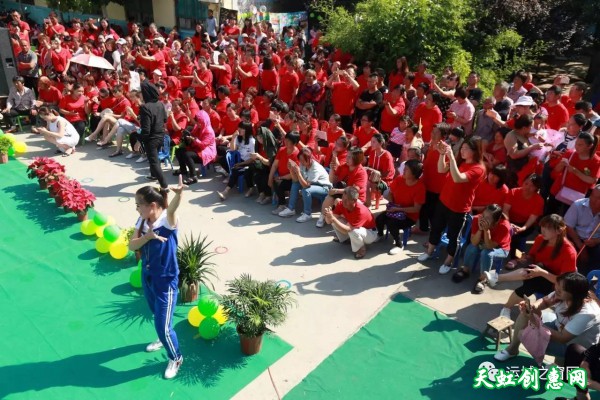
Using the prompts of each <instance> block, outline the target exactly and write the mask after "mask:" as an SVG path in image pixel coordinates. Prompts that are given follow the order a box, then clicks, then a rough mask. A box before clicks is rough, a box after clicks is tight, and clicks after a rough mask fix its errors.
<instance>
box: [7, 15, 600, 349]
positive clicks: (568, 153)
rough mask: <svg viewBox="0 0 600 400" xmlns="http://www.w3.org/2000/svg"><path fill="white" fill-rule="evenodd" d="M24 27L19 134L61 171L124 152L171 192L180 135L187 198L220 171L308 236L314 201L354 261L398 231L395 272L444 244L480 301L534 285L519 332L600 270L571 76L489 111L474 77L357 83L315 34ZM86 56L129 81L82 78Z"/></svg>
mask: <svg viewBox="0 0 600 400" xmlns="http://www.w3.org/2000/svg"><path fill="white" fill-rule="evenodd" d="M10 16H11V18H12V20H11V21H10V22H9V23H8V27H9V29H10V32H11V35H12V45H13V49H14V52H15V54H16V59H17V66H18V70H19V74H20V76H19V77H17V78H15V79H14V88H12V89H11V92H10V95H9V97H8V101H7V105H6V107H5V108H4V109H3V110H2V115H3V118H4V122H5V123H6V125H7V126H8V128H9V129H16V127H15V126H13V125H14V123H15V118H17V117H18V116H21V115H29V116H30V117H31V119H32V122H33V123H34V124H36V123H37V124H45V125H46V126H45V127H34V128H33V131H34V132H37V133H40V134H42V135H44V137H45V138H46V139H47V140H48V141H50V142H51V143H53V144H55V145H56V146H57V148H58V150H57V151H58V152H60V153H61V154H63V155H64V156H68V155H69V154H72V153H73V152H74V151H75V149H76V145H77V143H78V142H79V141H80V138H81V139H82V140H85V141H86V142H96V143H97V147H98V149H99V150H102V149H105V148H109V147H110V148H113V146H114V144H115V143H114V141H115V140H116V146H114V151H113V152H112V153H110V154H109V157H120V156H124V157H126V158H137V160H136V162H140V163H141V162H146V161H148V162H149V163H150V166H151V174H150V175H149V176H148V177H147V178H148V179H151V180H158V181H159V182H160V185H161V187H162V188H164V189H166V188H167V185H166V181H165V179H164V177H163V176H162V170H161V168H160V164H159V160H158V157H157V152H158V150H159V149H160V147H161V146H162V143H163V142H162V137H163V135H168V137H169V139H170V145H171V147H173V148H174V152H173V157H174V158H176V160H177V162H178V165H179V167H178V169H177V170H176V171H175V172H174V174H175V175H181V176H182V177H183V178H184V179H183V182H184V183H185V184H187V185H193V184H196V183H197V182H198V177H199V174H200V173H201V172H200V171H203V170H205V169H206V168H208V167H209V166H211V165H213V166H214V170H215V171H216V173H218V174H221V175H223V177H224V178H225V180H224V183H225V184H226V186H225V187H224V189H223V190H221V191H219V192H218V193H216V194H215V196H217V195H218V198H220V200H222V201H226V200H227V199H228V198H229V197H230V196H231V195H232V194H233V193H235V192H237V190H236V187H238V186H240V185H244V186H245V191H244V195H245V197H247V198H250V197H253V196H255V195H257V197H256V202H257V203H260V204H262V205H273V207H274V209H273V211H272V213H273V214H274V215H278V216H280V217H293V216H296V214H297V212H299V213H300V215H299V216H298V217H297V219H296V221H297V222H299V223H305V222H308V221H311V220H312V218H313V214H314V213H313V211H314V207H315V206H316V205H315V204H313V203H314V202H313V200H315V199H316V200H317V202H318V203H319V205H318V207H319V208H320V213H319V216H318V219H317V221H316V226H317V227H319V228H320V227H323V226H324V225H325V224H330V225H331V226H332V227H333V230H334V232H335V238H334V241H336V242H349V243H350V244H351V249H352V252H353V253H354V257H355V258H357V259H360V258H363V257H364V256H365V253H366V251H367V246H368V245H370V244H371V243H374V242H376V241H379V240H381V239H382V238H383V237H385V235H386V231H387V233H389V234H390V235H391V237H392V239H393V241H394V245H393V247H392V248H391V249H390V250H389V254H390V255H396V254H398V253H400V252H401V251H402V247H403V243H404V240H403V236H404V235H403V234H401V232H402V233H412V234H427V235H428V239H427V241H426V243H425V249H424V252H423V253H422V254H421V255H420V256H419V257H418V260H419V261H421V262H425V261H426V260H428V259H430V258H434V257H436V256H439V254H440V249H439V248H440V243H441V242H442V238H443V237H445V239H446V240H445V243H447V245H446V256H445V257H444V259H443V263H442V264H441V266H440V268H439V273H440V274H447V273H449V272H450V271H454V273H453V275H452V280H453V281H454V282H461V281H463V280H465V279H466V278H468V277H469V276H470V275H471V273H472V272H474V271H476V270H479V271H480V273H478V274H477V276H478V278H477V279H476V280H475V285H474V287H473V290H472V292H473V293H476V294H478V293H481V292H483V291H484V290H485V287H486V286H495V285H497V284H498V283H500V282H506V281H523V286H521V287H520V288H519V289H517V290H515V291H514V292H513V294H512V295H511V296H510V298H509V299H508V300H507V303H506V304H505V307H504V308H503V309H502V311H501V315H504V316H510V309H511V308H512V307H513V306H515V305H517V304H519V303H520V302H521V301H522V299H523V298H524V297H525V296H529V295H533V294H536V295H538V296H547V295H550V294H551V293H553V292H554V291H555V288H556V287H558V286H560V284H561V283H560V282H563V283H564V282H569V281H570V280H569V279H571V278H561V277H564V276H565V275H564V274H569V273H571V274H572V273H574V272H575V271H577V270H578V271H579V272H580V273H583V274H587V272H589V271H591V270H594V269H595V268H597V267H598V260H600V230H598V229H597V228H598V224H599V223H600V186H598V185H597V182H598V179H599V178H600V156H599V155H598V146H597V145H598V136H597V135H596V133H600V131H597V128H598V126H600V116H599V115H598V114H597V113H596V111H595V110H594V108H593V106H592V104H591V103H589V102H587V101H586V100H585V95H586V91H587V90H588V88H587V86H586V84H585V83H583V82H574V83H573V84H570V79H569V77H568V76H566V75H559V76H557V77H556V78H555V79H554V82H553V84H552V85H551V86H550V87H549V88H548V89H546V90H545V91H543V90H541V89H540V88H538V87H537V86H535V84H534V83H533V76H532V74H531V73H529V72H526V71H516V72H515V74H514V76H512V77H511V79H510V82H498V83H497V84H496V85H495V87H494V89H493V92H492V94H491V95H490V96H484V91H483V90H482V89H481V88H480V87H479V75H478V73H477V72H476V71H473V72H471V73H470V74H469V75H468V76H466V77H465V76H459V75H458V74H457V73H456V72H455V71H453V69H452V67H446V68H445V69H444V70H443V72H442V74H441V76H439V77H438V76H436V75H434V74H432V73H431V72H429V69H428V68H429V66H428V64H427V62H425V61H420V62H418V63H417V64H416V65H415V66H414V69H412V68H411V65H410V63H409V60H407V59H406V58H405V57H399V58H398V60H397V63H396V65H395V66H394V68H393V69H392V70H391V71H386V70H385V69H382V68H379V67H378V66H377V65H375V64H374V63H372V62H368V61H367V62H364V63H362V64H361V65H360V68H359V67H358V66H357V65H355V64H354V60H353V57H352V55H350V54H347V53H344V52H343V51H342V50H340V49H335V48H332V47H331V46H329V45H328V44H326V43H320V40H321V35H320V32H318V33H317V34H316V35H315V37H314V38H313V39H312V40H311V43H309V44H308V45H307V43H306V33H305V31H304V30H303V29H298V28H296V27H285V28H283V30H282V32H281V33H276V32H275V31H274V29H273V27H272V26H271V25H270V24H269V22H268V21H261V22H256V23H252V21H251V20H245V21H244V23H243V26H238V24H237V21H236V19H235V18H228V19H227V20H226V21H221V22H222V24H221V25H220V26H219V25H218V24H215V21H214V17H213V16H212V13H210V15H209V21H210V22H211V23H207V24H198V25H197V26H196V29H195V33H194V35H193V36H191V37H187V38H181V37H180V36H179V34H178V32H177V30H176V29H173V30H172V31H171V32H170V33H166V32H165V31H164V29H158V28H157V27H156V25H155V24H149V25H147V26H140V25H139V24H137V23H136V22H135V21H133V20H130V22H129V23H128V25H127V32H122V31H121V30H120V28H119V29H115V28H113V27H111V25H110V23H109V22H108V21H107V20H105V19H102V20H100V21H99V23H97V22H96V21H95V20H92V19H90V20H87V21H79V20H76V19H75V20H72V21H70V22H69V24H67V26H65V25H63V24H62V23H61V22H60V21H59V20H58V18H57V16H56V15H55V14H53V13H51V14H50V16H49V18H48V19H47V20H45V21H44V27H43V28H37V30H32V29H31V27H30V26H29V25H28V24H27V23H26V22H24V21H22V20H21V16H20V14H19V13H18V12H17V11H13V12H11V14H10ZM207 27H208V28H209V31H207V29H206V28H207ZM213 27H216V28H214V29H213ZM117 31H119V33H118V32H117ZM31 42H34V43H36V45H37V49H36V51H33V50H32V49H31V45H30V43H31ZM307 48H310V51H307ZM80 54H90V55H95V56H98V57H102V58H104V59H106V60H107V61H108V62H109V63H110V65H112V66H113V68H114V70H99V69H95V68H88V67H86V66H84V65H81V64H80V63H72V62H71V61H70V60H71V59H72V57H74V56H77V55H80ZM507 78H508V77H507ZM144 115H145V117H144ZM38 117H39V119H41V120H42V121H39V120H38ZM36 120H37V122H36ZM142 121H143V122H142ZM124 144H126V145H127V144H129V145H130V146H124ZM127 147H130V148H131V150H130V151H129V153H128V154H127V155H125V154H124V153H125V149H126V148H127ZM98 154H99V155H101V154H103V153H102V152H99V153H98ZM300 199H302V204H300V201H299V200H300ZM382 199H383V202H384V203H385V210H383V211H380V210H379V205H380V202H381V200H382ZM371 208H374V209H375V212H376V215H374V214H373V211H372V210H371ZM528 239H532V240H533V246H532V247H531V248H530V249H528V248H527V240H528ZM461 248H462V249H463V250H462V251H461V250H460V249H461ZM459 251H461V253H459ZM463 253H464V261H463V262H462V264H460V263H456V262H455V260H454V259H455V257H459V256H461V254H463ZM458 264H460V265H458ZM457 265H458V266H459V267H460V268H453V267H456V266H457ZM501 268H504V269H505V270H510V271H509V272H507V273H502V274H498V272H497V271H500V269H501ZM567 276H570V275H567ZM565 285H566V283H565ZM564 289H565V290H567V291H569V290H570V289H569V288H567V287H565V288H564ZM557 298H558V297H557ZM545 299H546V298H545ZM545 301H547V302H549V301H550V300H545ZM552 301H554V302H556V301H555V299H554V298H553V300H552ZM553 304H554V303H553ZM512 350H513V348H511V349H510V350H509V351H508V353H507V354H509V355H512Z"/></svg>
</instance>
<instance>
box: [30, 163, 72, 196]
mask: <svg viewBox="0 0 600 400" xmlns="http://www.w3.org/2000/svg"><path fill="white" fill-rule="evenodd" d="M64 173H65V166H64V165H62V164H61V163H58V162H56V161H54V160H53V159H51V158H48V157H37V158H34V159H33V162H32V163H31V164H29V166H28V167H27V176H28V177H29V179H34V178H37V179H38V182H39V184H40V189H47V188H48V179H49V178H52V177H56V176H58V175H63V174H64Z"/></svg>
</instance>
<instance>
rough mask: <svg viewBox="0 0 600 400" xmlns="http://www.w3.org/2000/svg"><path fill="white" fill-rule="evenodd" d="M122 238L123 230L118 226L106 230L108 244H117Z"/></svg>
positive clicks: (105, 236) (105, 235)
mask: <svg viewBox="0 0 600 400" xmlns="http://www.w3.org/2000/svg"><path fill="white" fill-rule="evenodd" d="M120 236H121V230H120V229H119V227H118V226H116V225H110V226H107V227H106V228H104V239H106V240H107V241H108V242H110V243H113V242H116V241H117V239H118V238H119V237H120Z"/></svg>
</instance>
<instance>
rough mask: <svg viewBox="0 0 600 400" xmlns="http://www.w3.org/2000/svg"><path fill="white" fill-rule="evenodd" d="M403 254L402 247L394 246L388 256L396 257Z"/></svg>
mask: <svg viewBox="0 0 600 400" xmlns="http://www.w3.org/2000/svg"><path fill="white" fill-rule="evenodd" d="M400 253H402V247H399V246H394V247H392V248H391V249H390V251H388V254H389V255H390V256H395V255H396V254H400Z"/></svg>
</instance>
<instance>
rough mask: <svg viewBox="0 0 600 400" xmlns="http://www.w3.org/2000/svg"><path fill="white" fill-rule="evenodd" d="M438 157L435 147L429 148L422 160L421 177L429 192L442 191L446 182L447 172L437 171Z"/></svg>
mask: <svg viewBox="0 0 600 400" xmlns="http://www.w3.org/2000/svg"><path fill="white" fill-rule="evenodd" d="M439 158H440V153H439V152H438V151H437V150H436V149H433V148H430V149H429V151H428V152H427V154H426V155H425V160H424V161H423V176H422V178H421V179H423V182H424V183H425V187H426V188H427V191H428V192H431V193H441V192H442V189H443V188H444V184H445V183H446V175H448V173H447V172H442V173H439V172H438V168H437V165H438V159H439Z"/></svg>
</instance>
